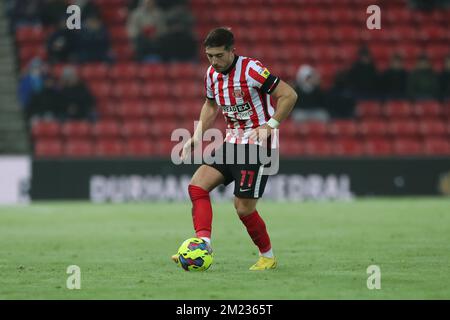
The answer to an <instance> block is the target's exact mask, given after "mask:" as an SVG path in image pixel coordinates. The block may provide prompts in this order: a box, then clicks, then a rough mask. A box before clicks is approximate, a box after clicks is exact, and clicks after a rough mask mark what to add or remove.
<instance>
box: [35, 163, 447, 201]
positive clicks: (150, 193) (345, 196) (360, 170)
mask: <svg viewBox="0 0 450 320" xmlns="http://www.w3.org/2000/svg"><path fill="white" fill-rule="evenodd" d="M197 167H198V165H178V166H176V165H173V164H171V163H170V161H167V160H166V159H130V160H126V159H109V160H34V161H33V163H32V179H31V189H30V195H31V199H32V200H63V199H67V200H70V199H72V200H91V201H92V202H100V203H101V202H130V201H158V200H169V201H183V200H187V199H188V194H187V185H188V184H189V181H190V178H191V176H192V173H193V172H194V171H195V169H196V168H197ZM417 195H447V196H450V161H449V159H448V158H403V159H402V158H384V159H380V158H377V159H375V158H372V159H362V158H361V159H356V158H355V159H343V158H341V159H283V160H281V163H280V172H279V173H278V174H277V175H275V176H273V177H270V178H269V182H268V184H267V187H266V191H265V194H264V197H263V198H264V199H272V200H278V201H299V200H300V201H302V200H350V199H352V198H353V197H355V196H417ZM211 196H212V198H214V199H216V200H222V199H229V198H231V197H232V196H233V185H232V184H230V185H229V186H228V187H226V188H225V187H223V186H222V187H219V188H217V189H216V190H214V191H213V192H212V195H211Z"/></svg>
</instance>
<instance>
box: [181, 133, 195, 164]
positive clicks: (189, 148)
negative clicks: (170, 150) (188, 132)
mask: <svg viewBox="0 0 450 320" xmlns="http://www.w3.org/2000/svg"><path fill="white" fill-rule="evenodd" d="M197 143H198V141H197V140H196V139H194V138H190V139H189V140H188V141H187V142H186V143H185V144H184V146H183V150H182V151H181V161H183V162H184V161H185V160H186V158H187V157H188V156H189V155H190V154H191V151H192V149H193V148H195V146H196V145H197Z"/></svg>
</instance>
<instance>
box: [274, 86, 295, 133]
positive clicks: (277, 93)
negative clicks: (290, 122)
mask: <svg viewBox="0 0 450 320" xmlns="http://www.w3.org/2000/svg"><path fill="white" fill-rule="evenodd" d="M272 97H274V98H275V100H276V101H277V109H276V111H275V113H274V114H273V116H272V119H274V120H275V121H277V122H278V123H281V122H283V121H284V120H285V119H286V118H287V117H288V116H289V114H290V113H291V111H292V109H293V108H294V106H295V103H296V102H297V98H298V96H297V93H296V92H295V90H294V89H292V87H291V86H290V85H288V84H287V83H286V82H284V81H283V80H280V83H279V84H278V86H277V87H276V88H275V90H274V91H273V93H272ZM269 125H270V123H269ZM271 128H272V129H273V127H272V126H271Z"/></svg>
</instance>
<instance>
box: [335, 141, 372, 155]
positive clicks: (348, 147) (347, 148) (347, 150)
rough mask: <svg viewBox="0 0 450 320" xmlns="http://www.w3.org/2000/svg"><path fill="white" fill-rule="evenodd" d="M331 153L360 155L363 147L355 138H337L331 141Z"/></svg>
mask: <svg viewBox="0 0 450 320" xmlns="http://www.w3.org/2000/svg"><path fill="white" fill-rule="evenodd" d="M332 145H333V153H334V154H335V155H338V156H361V155H362V154H363V153H364V148H363V146H362V144H361V142H359V141H358V140H356V139H338V140H335V141H334V142H333V144H332Z"/></svg>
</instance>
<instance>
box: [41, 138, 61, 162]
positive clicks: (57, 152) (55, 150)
mask: <svg viewBox="0 0 450 320" xmlns="http://www.w3.org/2000/svg"><path fill="white" fill-rule="evenodd" d="M34 155H35V156H36V157H37V158H56V157H61V156H62V155H63V145H62V142H61V140H59V139H39V140H37V141H36V144H35V146H34Z"/></svg>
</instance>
